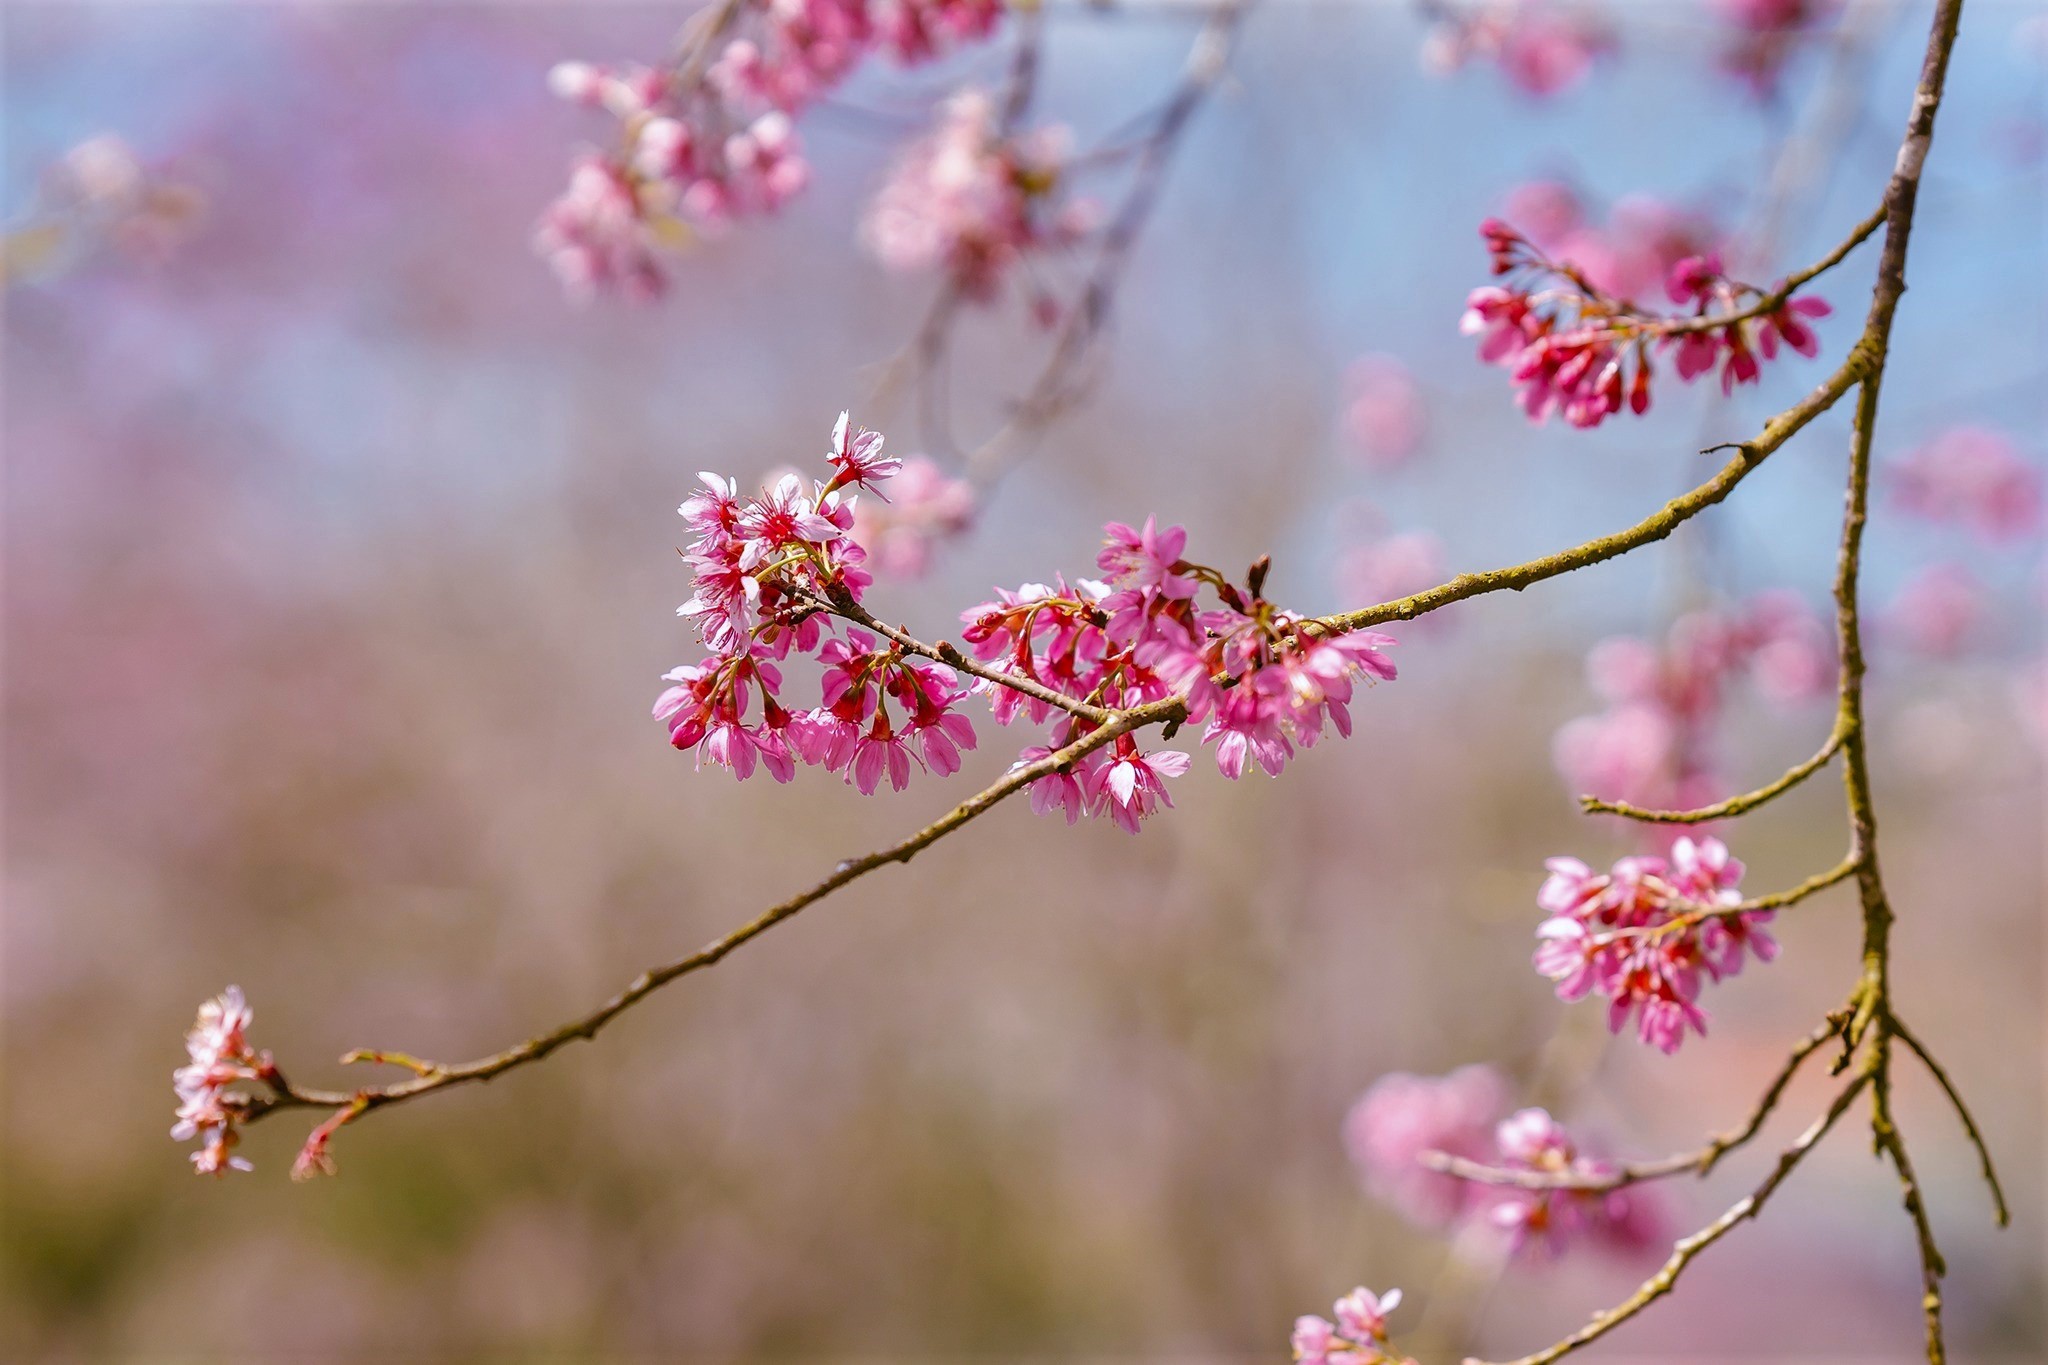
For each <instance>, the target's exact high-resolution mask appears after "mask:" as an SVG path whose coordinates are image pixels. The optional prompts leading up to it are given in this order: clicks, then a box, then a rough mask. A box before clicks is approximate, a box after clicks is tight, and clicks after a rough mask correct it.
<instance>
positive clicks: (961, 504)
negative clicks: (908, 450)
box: [853, 455, 975, 578]
mask: <svg viewBox="0 0 2048 1365" xmlns="http://www.w3.org/2000/svg"><path fill="white" fill-rule="evenodd" d="M974 513H975V494H974V485H973V484H971V483H969V482H968V481H967V480H965V479H956V478H954V477H952V476H951V475H949V474H947V473H946V472H945V471H944V470H943V469H941V468H940V467H939V466H938V465H937V464H936V463H934V462H933V461H931V460H928V459H926V458H925V457H923V456H922V455H913V456H911V457H910V458H908V459H906V460H904V461H903V467H902V469H901V470H899V471H898V472H897V474H896V476H895V477H894V478H893V479H891V480H890V483H889V501H888V502H886V503H884V502H881V501H879V500H877V499H873V498H864V499H862V500H861V502H860V504H859V506H858V507H857V508H856V509H855V512H854V521H853V538H854V539H855V540H857V541H859V542H860V543H861V544H862V545H864V546H866V547H867V551H868V563H869V564H870V565H871V566H872V567H873V569H874V571H875V572H876V573H877V574H884V575H888V576H890V577H895V578H917V577H920V576H922V575H923V574H924V573H925V571H926V570H927V569H929V568H930V567H931V561H932V555H933V552H934V551H935V550H937V548H938V547H939V546H941V545H943V544H945V543H946V542H947V541H950V540H953V539H955V538H956V537H958V536H959V535H960V534H961V533H962V532H964V531H966V530H967V529H968V528H969V527H970V526H972V525H973V524H974Z"/></svg>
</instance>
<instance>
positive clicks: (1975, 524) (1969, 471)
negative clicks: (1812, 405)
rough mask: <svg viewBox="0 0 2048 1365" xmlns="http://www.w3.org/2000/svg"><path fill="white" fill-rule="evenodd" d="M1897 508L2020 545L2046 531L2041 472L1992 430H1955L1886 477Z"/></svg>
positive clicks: (1915, 453)
mask: <svg viewBox="0 0 2048 1365" xmlns="http://www.w3.org/2000/svg"><path fill="white" fill-rule="evenodd" d="M1882 477H1883V480H1884V482H1885V486H1886V488H1887V491H1888V492H1889V494H1890V498H1891V502H1892V505H1893V506H1894V507H1897V508H1899V509H1900V510H1901V511H1905V512H1910V513H1912V514H1913V515H1915V516H1919V517H1925V518H1927V519H1928V520H1930V521H1949V522H1956V523H1959V524H1961V525H1962V526H1964V527H1966V528H1968V529H1970V530H1972V531H1976V532H1979V533H1981V534H1983V535H1987V536H1993V537H1997V538H2001V539H2017V538H2019V537H2023V536H2030V535H2034V534H2037V533H2038V532H2039V531H2040V529H2041V505H2042V495H2041V469H2040V466H2039V465H2037V464H2035V463H2034V462H2033V461H2031V460H2028V459H2027V458H2025V457H2024V456H2022V455H2021V454H2020V452H2019V447H2018V446H2017V445H2016V444H2015V443H2014V442H2013V439H2012V438H2011V437H2010V436H2008V435H2006V434H2005V433H2004V432H2002V431H1998V430H1996V429H1994V428H1991V427H1981V426H1957V427H1950V428H1949V429H1948V430H1946V431H1944V432H1942V433H1941V434H1940V435H1938V436H1936V437H1934V438H1933V439H1932V440H1930V441H1927V442H1926V443H1925V444H1923V445H1921V446H1919V447H1918V448H1916V449H1915V450H1913V451H1912V453H1910V454H1908V455H1907V456H1906V457H1905V458H1903V459H1901V460H1897V461H1894V462H1893V463H1891V464H1890V465H1888V466H1885V467H1884V469H1883V474H1882Z"/></svg>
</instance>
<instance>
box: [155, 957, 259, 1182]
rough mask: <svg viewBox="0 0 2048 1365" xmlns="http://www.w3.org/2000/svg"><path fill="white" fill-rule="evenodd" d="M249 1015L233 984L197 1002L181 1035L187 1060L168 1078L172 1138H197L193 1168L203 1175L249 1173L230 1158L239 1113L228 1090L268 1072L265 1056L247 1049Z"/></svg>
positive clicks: (236, 1138)
mask: <svg viewBox="0 0 2048 1365" xmlns="http://www.w3.org/2000/svg"><path fill="white" fill-rule="evenodd" d="M254 1017H255V1016H254V1015H253V1013H252V1012H251V1011H250V1009H249V1005H248V1002H247V1001H246V1000H245V999H243V997H242V991H241V988H240V987H238V986H230V987H228V988H227V989H226V990H225V991H223V992H221V994H220V995H219V996H217V997H216V998H214V999H212V1000H208V1001H207V1002H205V1003H204V1004H202V1005H201V1006H200V1007H199V1014H198V1017H197V1019H196V1020H195V1021H194V1022H193V1025H192V1028H191V1030H190V1031H189V1032H187V1033H186V1035H185V1051H186V1055H187V1057H188V1061H187V1063H186V1064H185V1065H184V1066H181V1067H179V1068H178V1069H177V1070H176V1071H174V1072H173V1073H172V1074H171V1081H172V1085H173V1088H174V1089H175V1090H176V1092H177V1096H178V1112H177V1120H178V1121H177V1123H176V1124H175V1125H174V1126H173V1127H172V1129H171V1136H172V1137H173V1138H174V1139H176V1140H177V1141H179V1142H189V1141H191V1140H192V1139H194V1138H197V1139H198V1140H199V1144H200V1145H199V1150H198V1151H196V1152H194V1153H192V1165H193V1168H194V1169H195V1170H197V1171H198V1172H199V1173H200V1174H202V1175H225V1174H226V1173H227V1172H228V1171H230V1170H236V1171H246V1170H249V1169H250V1165H249V1163H248V1161H246V1160H244V1159H243V1158H241V1157H238V1156H235V1155H234V1154H233V1153H234V1149H235V1146H236V1144H237V1143H239V1142H240V1141H241V1120H242V1109H241V1106H240V1104H239V1103H238V1102H237V1100H236V1098H235V1096H234V1094H233V1093H232V1091H231V1090H230V1087H231V1086H233V1085H235V1084H236V1083H237V1082H241V1081H258V1080H262V1079H263V1078H264V1077H265V1076H266V1075H267V1074H268V1073H269V1071H270V1057H269V1054H267V1053H257V1052H256V1051H254V1050H253V1049H252V1048H251V1047H250V1045H249V1037H248V1031H249V1024H250V1022H251V1021H252V1020H253V1018H254Z"/></svg>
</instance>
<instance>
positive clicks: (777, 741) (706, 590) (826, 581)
mask: <svg viewBox="0 0 2048 1365" xmlns="http://www.w3.org/2000/svg"><path fill="white" fill-rule="evenodd" d="M827 458H828V460H829V461H830V462H831V464H832V466H833V474H832V477H831V478H830V479H829V480H827V481H825V482H822V483H820V482H817V481H814V480H813V481H806V480H804V479H802V478H799V477H798V476H797V475H795V474H789V475H785V476H784V477H783V478H781V479H780V480H778V481H777V482H776V483H775V485H774V486H773V487H772V488H767V489H764V490H763V491H762V492H760V493H759V494H757V495H755V496H753V497H750V498H742V497H740V496H739V493H738V488H737V485H735V484H734V483H733V482H732V481H731V480H729V479H725V478H722V477H721V476H719V475H717V474H702V475H699V479H700V481H701V482H702V484H703V491H702V492H700V493H698V494H697V495H696V496H694V497H692V498H690V499H689V500H688V501H687V502H685V503H684V504H683V505H682V506H681V507H680V508H678V509H677V510H678V511H679V512H680V513H681V514H682V516H683V519H684V520H685V521H687V522H688V523H689V524H690V528H691V529H692V530H694V531H695V532H696V533H697V539H696V540H695V541H694V542H692V543H691V545H690V546H689V548H688V549H687V550H685V551H684V557H685V558H686V559H687V560H688V561H689V563H690V566H691V568H692V569H693V570H694V571H695V573H696V593H695V595H694V596H692V597H691V598H690V600H689V601H688V602H685V603H684V604H683V605H682V606H681V607H680V608H678V609H677V611H678V614H679V615H682V616H686V617H689V618H691V619H692V620H694V621H695V622H696V623H697V628H698V631H699V634H700V635H701V637H702V639H703V641H704V644H705V645H706V647H707V648H709V649H710V651H711V656H710V657H709V658H707V659H706V660H704V661H703V662H702V663H698V664H692V665H687V666H685V667H682V668H677V669H674V670H673V671H671V672H669V673H668V674H666V675H665V677H666V680H667V681H668V682H670V683H673V684H674V686H672V687H670V688H669V689H668V690H667V691H665V692H663V693H662V694H661V696H660V697H659V698H657V699H656V701H655V703H654V714H655V715H656V716H658V717H660V718H661V719H663V720H665V721H667V722H668V727H669V739H670V742H671V743H673V744H674V745H675V746H676V747H677V748H678V749H692V748H694V749H696V750H697V753H698V759H699V762H702V761H703V760H704V759H706V758H708V759H710V760H711V761H712V762H713V763H716V764H718V765H720V766H721V767H724V768H727V769H729V770H730V771H731V772H732V774H733V775H734V776H735V777H738V778H746V777H750V776H752V775H753V773H754V771H755V768H756V766H757V765H758V766H759V767H761V768H763V769H765V770H766V771H767V772H768V774H769V775H770V776H772V777H773V778H774V779H775V780H776V781H778V782H787V781H789V780H790V779H791V778H792V777H793V776H795V773H796V765H797V764H798V763H799V762H802V763H807V764H813V765H816V766H820V767H823V768H825V769H827V770H828V771H830V772H835V773H839V774H841V775H842V776H844V777H845V779H846V780H847V781H848V782H850V783H852V784H853V785H854V786H856V787H858V788H859V789H860V790H861V791H862V792H864V793H872V792H873V791H874V790H875V789H876V787H878V786H879V785H880V784H881V781H882V779H883V778H884V777H885V776H886V777H887V778H888V780H889V783H890V785H891V786H892V787H894V788H896V789H897V790H899V791H900V790H902V789H903V787H904V786H905V785H906V784H907V783H908V782H909V780H910V771H911V767H912V765H913V764H914V763H916V764H921V765H924V766H927V767H930V768H932V769H933V770H935V771H937V772H938V773H940V774H941V775H945V774H948V773H952V772H956V771H958V770H959V767H960V750H961V749H972V748H973V747H974V743H975V738H974V727H973V725H972V724H971V723H970V722H969V721H968V720H967V718H966V717H965V716H963V715H960V714H958V713H957V712H956V711H955V710H954V709H953V708H954V707H955V706H957V705H958V704H959V702H960V701H961V700H962V699H963V698H965V697H966V695H967V690H966V688H964V687H962V686H961V685H960V682H959V678H958V675H956V674H955V673H954V671H953V670H952V669H950V668H948V667H946V666H945V665H944V664H939V663H933V662H931V661H929V660H926V659H921V658H917V657H915V656H911V655H906V654H904V653H903V652H902V651H901V650H900V649H897V648H895V647H893V646H887V647H885V646H883V645H882V644H880V643H879V642H878V641H877V640H876V639H875V637H874V636H872V635H870V634H868V633H866V632H864V631H859V630H849V631H847V632H846V635H845V637H844V638H843V639H842V638H838V637H836V636H834V635H832V634H831V633H830V631H829V629H828V625H827V623H828V621H829V619H830V618H828V617H826V616H825V615H824V614H823V606H824V604H825V603H827V602H829V601H831V600H832V599H833V598H834V597H835V596H840V595H843V596H844V597H846V598H848V599H850V600H852V601H854V602H858V601H859V600H860V596H861V593H862V592H863V591H864V590H865V589H866V588H867V586H868V583H869V581H870V578H869V574H868V572H867V569H866V568H865V567H864V565H865V562H866V559H867V552H866V550H865V549H863V548H862V546H861V545H860V543H859V542H858V541H856V540H855V539H854V538H853V536H852V528H853V524H854V515H855V511H854V505H855V503H856V501H857V498H856V497H855V495H854V494H852V493H851V492H850V491H849V490H852V489H855V488H863V489H867V490H869V491H870V492H874V493H875V494H876V496H878V497H879V496H881V494H880V493H879V491H878V490H879V488H880V485H882V484H883V483H885V482H887V481H888V480H889V479H890V477H891V476H893V475H894V474H896V473H897V472H898V470H900V469H901V467H902V465H901V462H900V461H898V460H895V459H893V458H889V457H885V456H884V455H883V454H882V437H881V436H880V435H879V434H877V433H875V432H872V431H863V430H859V429H856V428H855V427H854V426H853V425H852V422H851V419H850V417H849V415H848V414H845V413H842V414H840V417H839V422H838V424H837V425H836V426H835V427H834V428H833V431H832V448H831V450H830V451H829V452H828V455H827ZM792 653H795V654H798V655H801V656H811V657H814V658H815V659H816V660H817V661H818V663H819V664H820V665H821V666H822V668H823V679H822V686H823V694H822V700H821V703H820V704H819V705H818V706H817V707H814V708H811V709H809V710H801V711H791V710H790V709H788V708H787V707H786V706H784V705H783V703H782V700H781V698H780V697H779V696H778V693H779V692H780V690H781V689H782V686H783V679H782V671H781V667H780V665H781V664H782V663H783V662H784V661H786V660H787V659H788V658H789V656H790V655H791V654H792ZM757 690H758V692H759V694H760V698H761V707H760V714H759V718H758V719H753V718H752V716H753V709H752V701H753V696H754V693H755V692H756V691H757ZM891 701H894V702H895V703H896V705H897V707H898V708H899V709H900V710H901V712H902V714H901V717H900V718H899V717H896V716H892V714H891V713H890V710H889V703H890V702H891Z"/></svg>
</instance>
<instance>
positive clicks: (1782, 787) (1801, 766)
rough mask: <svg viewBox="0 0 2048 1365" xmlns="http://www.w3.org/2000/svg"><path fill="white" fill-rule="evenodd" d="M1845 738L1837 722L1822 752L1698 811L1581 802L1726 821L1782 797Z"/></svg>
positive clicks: (1592, 808) (1693, 821)
mask: <svg viewBox="0 0 2048 1365" xmlns="http://www.w3.org/2000/svg"><path fill="white" fill-rule="evenodd" d="M1846 738H1847V736H1846V735H1845V734H1844V733H1843V731H1842V728H1841V726H1840V725H1837V726H1836V727H1835V729H1834V730H1833V731H1832V732H1831V733H1830V734H1829V735H1828V739H1827V743H1825V744H1823V745H1821V747H1820V750H1819V752H1817V753H1815V754H1814V756H1813V757H1812V758H1809V759H1807V760H1805V761H1804V762H1801V763H1798V764H1795V765H1794V766H1793V767H1791V768H1789V769H1787V770H1786V771H1785V773H1784V775H1783V776H1781V777H1779V778H1777V779H1776V780H1774V781H1772V782H1768V783H1766V784H1764V785H1763V786H1761V787H1758V788H1757V789H1756V790H1755V791H1749V792H1744V793H1742V794H1741V795H1739V796H1731V797H1729V798H1728V799H1727V800H1725V801H1716V802H1715V803H1714V804H1713V805H1711V806H1701V807H1699V808H1697V809H1695V810H1652V809H1649V808H1648V807H1645V806H1634V805H1630V804H1629V803H1628V802H1626V801H1602V800H1601V799H1600V798H1599V797H1597V796H1593V795H1590V794H1589V795H1586V796H1581V797H1580V798H1579V805H1580V807H1581V808H1583V809H1584V810H1585V812H1586V813H1587V814H1588V815H1620V816H1624V817H1626V818H1628V819H1630V820H1639V821H1641V822H1643V823H1644V824H1652V825H1698V824H1705V823H1706V822H1707V821H1710V820H1725V819H1728V818H1729V817H1731V816H1736V815H1746V814H1748V813H1749V812H1750V811H1753V810H1755V809H1756V808H1757V807H1758V806H1761V805H1763V804H1764V803H1766V802H1768V801H1772V800H1775V799H1776V798H1777V797H1780V796H1783V795H1784V794H1785V793H1786V792H1788V791H1791V790H1792V789H1793V788H1794V787H1796V786H1798V785H1799V784H1800V783H1801V782H1804V781H1805V780H1806V779H1807V778H1809V777H1812V776H1813V775H1814V774H1815V773H1817V772H1819V771H1820V770H1821V769H1822V768H1824V767H1826V766H1827V763H1828V760H1829V759H1831V758H1833V757H1834V756H1835V755H1836V754H1837V753H1839V752H1840V751H1841V748H1842V741H1843V740H1844V739H1846ZM1845 866H1846V865H1845Z"/></svg>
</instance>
